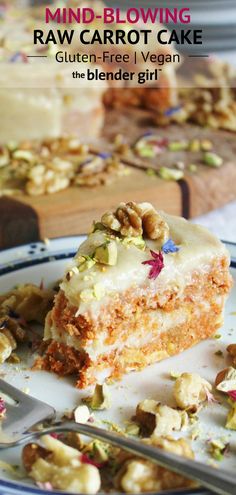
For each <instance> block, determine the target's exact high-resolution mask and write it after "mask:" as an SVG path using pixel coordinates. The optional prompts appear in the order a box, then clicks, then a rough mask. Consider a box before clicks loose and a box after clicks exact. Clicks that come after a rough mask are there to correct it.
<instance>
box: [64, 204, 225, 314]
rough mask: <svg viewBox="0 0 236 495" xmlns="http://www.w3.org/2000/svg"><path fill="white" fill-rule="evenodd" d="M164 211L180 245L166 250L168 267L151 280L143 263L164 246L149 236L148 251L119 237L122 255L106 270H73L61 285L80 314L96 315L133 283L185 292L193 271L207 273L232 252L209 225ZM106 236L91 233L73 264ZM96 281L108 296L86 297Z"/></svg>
mask: <svg viewBox="0 0 236 495" xmlns="http://www.w3.org/2000/svg"><path fill="white" fill-rule="evenodd" d="M161 215H162V216H163V217H164V219H165V221H166V222H167V223H168V225H169V229H170V238H171V239H172V240H173V241H174V242H175V243H176V244H177V245H178V247H179V248H180V249H179V251H178V252H176V253H173V254H164V268H163V270H162V271H161V273H160V275H159V276H158V277H157V279H156V280H153V279H152V280H150V279H149V278H148V274H149V270H150V267H149V266H148V265H143V264H142V262H143V261H146V260H149V259H151V255H150V249H152V250H154V251H156V252H158V251H159V249H160V246H159V245H158V243H157V242H156V241H149V240H147V248H146V250H145V251H142V250H140V249H138V248H137V247H135V246H134V245H132V246H130V247H127V246H125V245H124V244H122V243H120V242H118V241H117V249H118V259H117V264H116V265H115V266H106V268H105V271H102V269H101V265H99V264H95V265H94V266H93V267H92V268H90V269H89V270H86V271H85V272H82V273H80V272H78V273H75V274H73V276H72V278H71V279H70V280H69V281H67V280H66V278H64V280H63V282H62V284H61V289H62V290H63V291H64V292H65V295H66V297H67V299H68V301H69V302H70V303H71V304H72V305H74V306H76V307H77V308H78V311H77V315H78V314H86V313H87V314H88V315H90V317H92V318H96V317H97V315H98V314H99V311H100V309H101V306H104V305H106V304H109V301H111V300H112V298H113V297H114V295H115V294H117V292H118V293H122V292H124V291H126V290H127V289H129V288H131V287H132V288H134V289H138V287H144V288H145V287H149V288H150V289H151V290H153V292H155V293H156V292H157V291H159V290H160V293H162V292H164V291H165V290H167V289H170V290H175V291H178V293H180V294H181V292H183V290H184V288H185V286H186V285H187V284H188V283H190V282H191V278H192V275H193V272H198V273H199V272H200V273H201V272H202V273H204V272H205V271H207V270H208V269H209V267H210V265H211V264H212V261H213V260H214V259H215V258H222V257H224V256H226V257H228V256H229V255H228V253H227V250H226V248H225V246H224V245H223V244H222V243H221V242H220V241H219V240H218V239H217V238H216V237H215V236H213V235H212V234H211V233H210V232H208V231H207V230H206V229H205V228H203V227H201V226H199V225H194V224H191V223H190V222H188V221H186V220H184V219H183V218H180V217H174V216H170V215H167V214H164V213H161ZM104 240H105V234H104V233H102V232H95V233H93V234H90V235H89V236H88V238H87V240H86V241H85V242H84V243H83V244H82V245H81V246H80V248H79V251H78V253H77V255H76V257H75V258H74V260H73V261H72V264H71V267H70V268H72V267H76V266H78V259H77V257H78V255H89V256H91V255H92V254H93V253H94V250H95V248H96V247H97V246H99V245H101V244H102V243H103V242H104ZM96 284H99V289H100V292H101V293H104V296H103V297H102V298H101V299H100V300H96V299H95V298H93V299H92V300H88V301H82V300H81V292H82V291H84V290H86V291H87V290H89V291H93V290H94V286H95V285H96Z"/></svg>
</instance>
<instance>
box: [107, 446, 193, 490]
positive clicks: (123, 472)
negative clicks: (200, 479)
mask: <svg viewBox="0 0 236 495" xmlns="http://www.w3.org/2000/svg"><path fill="white" fill-rule="evenodd" d="M143 442H144V443H146V444H148V445H153V446H156V447H159V448H162V449H164V450H166V451H167V452H172V453H174V454H177V455H183V456H184V457H188V458H190V459H193V458H194V454H193V451H192V449H191V447H190V445H189V444H188V443H187V441H186V440H184V439H182V438H181V439H179V440H175V439H174V438H171V437H159V438H156V439H155V440H153V439H152V440H151V439H145V440H143ZM116 483H117V486H118V488H120V489H122V490H124V491H125V493H134V492H136V493H143V492H159V491H162V490H171V489H173V488H174V489H177V488H184V487H189V486H191V487H193V486H195V483H194V482H192V481H190V480H187V479H186V478H184V477H183V476H180V475H178V474H175V473H173V472H171V471H169V470H167V469H165V468H162V467H160V466H157V465H155V464H153V463H151V462H149V461H146V460H144V459H140V458H135V457H132V458H131V459H128V460H126V461H125V463H124V464H123V465H122V466H121V468H120V470H119V472H118V474H117V477H116Z"/></svg>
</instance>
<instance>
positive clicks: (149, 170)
mask: <svg viewBox="0 0 236 495" xmlns="http://www.w3.org/2000/svg"><path fill="white" fill-rule="evenodd" d="M146 174H147V175H149V176H150V177H155V176H156V175H157V173H156V171H155V170H153V168H148V169H147V170H146Z"/></svg>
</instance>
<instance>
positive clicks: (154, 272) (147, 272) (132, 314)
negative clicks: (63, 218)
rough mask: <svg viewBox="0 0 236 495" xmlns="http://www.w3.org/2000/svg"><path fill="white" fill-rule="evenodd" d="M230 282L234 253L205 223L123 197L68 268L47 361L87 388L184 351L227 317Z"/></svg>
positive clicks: (49, 327) (50, 326)
mask: <svg viewBox="0 0 236 495" xmlns="http://www.w3.org/2000/svg"><path fill="white" fill-rule="evenodd" d="M231 283H232V282H231V276H230V274H229V255H228V252H227V250H226V248H225V247H224V245H223V244H222V243H221V242H220V241H219V240H218V239H216V238H215V237H214V236H213V235H212V234H210V233H209V232H208V231H207V230H206V229H204V228H203V227H200V226H198V225H193V224H191V223H189V222H187V221H186V220H184V219H183V218H179V217H173V216H170V215H167V214H165V213H163V212H158V211H156V210H155V209H154V208H153V206H152V205H151V204H149V203H142V204H136V203H134V202H130V203H127V204H125V203H122V204H120V205H119V206H118V208H117V209H116V211H115V212H113V213H110V212H108V213H105V214H104V215H103V217H102V219H101V221H100V222H99V223H95V224H94V226H93V230H92V232H91V233H90V234H89V235H88V238H87V240H86V241H85V242H84V243H83V244H82V245H81V246H80V248H79V250H78V252H77V254H76V256H75V257H74V259H73V261H72V263H71V265H70V267H69V268H68V270H67V272H66V273H65V276H64V279H63V281H62V283H61V285H60V291H59V293H58V294H57V296H56V298H55V304H54V307H53V309H52V311H50V312H49V314H48V316H47V319H46V327H45V335H44V339H45V341H46V343H47V344H48V345H47V350H46V351H45V355H44V357H43V364H42V366H43V368H44V369H47V370H51V371H54V372H56V373H59V374H60V375H65V374H71V373H76V374H77V377H78V381H77V386H78V387H86V386H88V385H89V384H92V383H94V382H95V381H97V380H103V379H105V378H109V379H118V378H119V377H120V376H121V375H122V374H123V373H127V372H129V371H131V370H139V369H141V368H144V367H145V366H147V365H149V364H151V363H154V362H156V361H159V360H161V359H164V358H167V357H169V356H172V355H173V354H177V353H179V352H182V351H183V350H184V349H187V348H188V347H190V346H192V345H194V344H196V343H197V342H199V341H201V340H203V339H206V338H208V337H209V336H211V335H212V334H214V332H215V331H216V330H217V329H218V328H219V327H220V326H221V325H222V313H223V309H224V303H225V299H226V296H227V294H228V292H229V290H230V287H231Z"/></svg>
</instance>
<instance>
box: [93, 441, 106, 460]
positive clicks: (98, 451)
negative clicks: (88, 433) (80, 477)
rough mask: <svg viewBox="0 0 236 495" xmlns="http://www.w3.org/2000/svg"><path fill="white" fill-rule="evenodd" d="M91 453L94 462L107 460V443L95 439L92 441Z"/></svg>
mask: <svg viewBox="0 0 236 495" xmlns="http://www.w3.org/2000/svg"><path fill="white" fill-rule="evenodd" d="M93 454H94V459H96V462H101V463H102V462H107V461H108V459H109V445H108V444H106V443H103V442H100V441H99V440H95V441H94V442H93Z"/></svg>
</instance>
